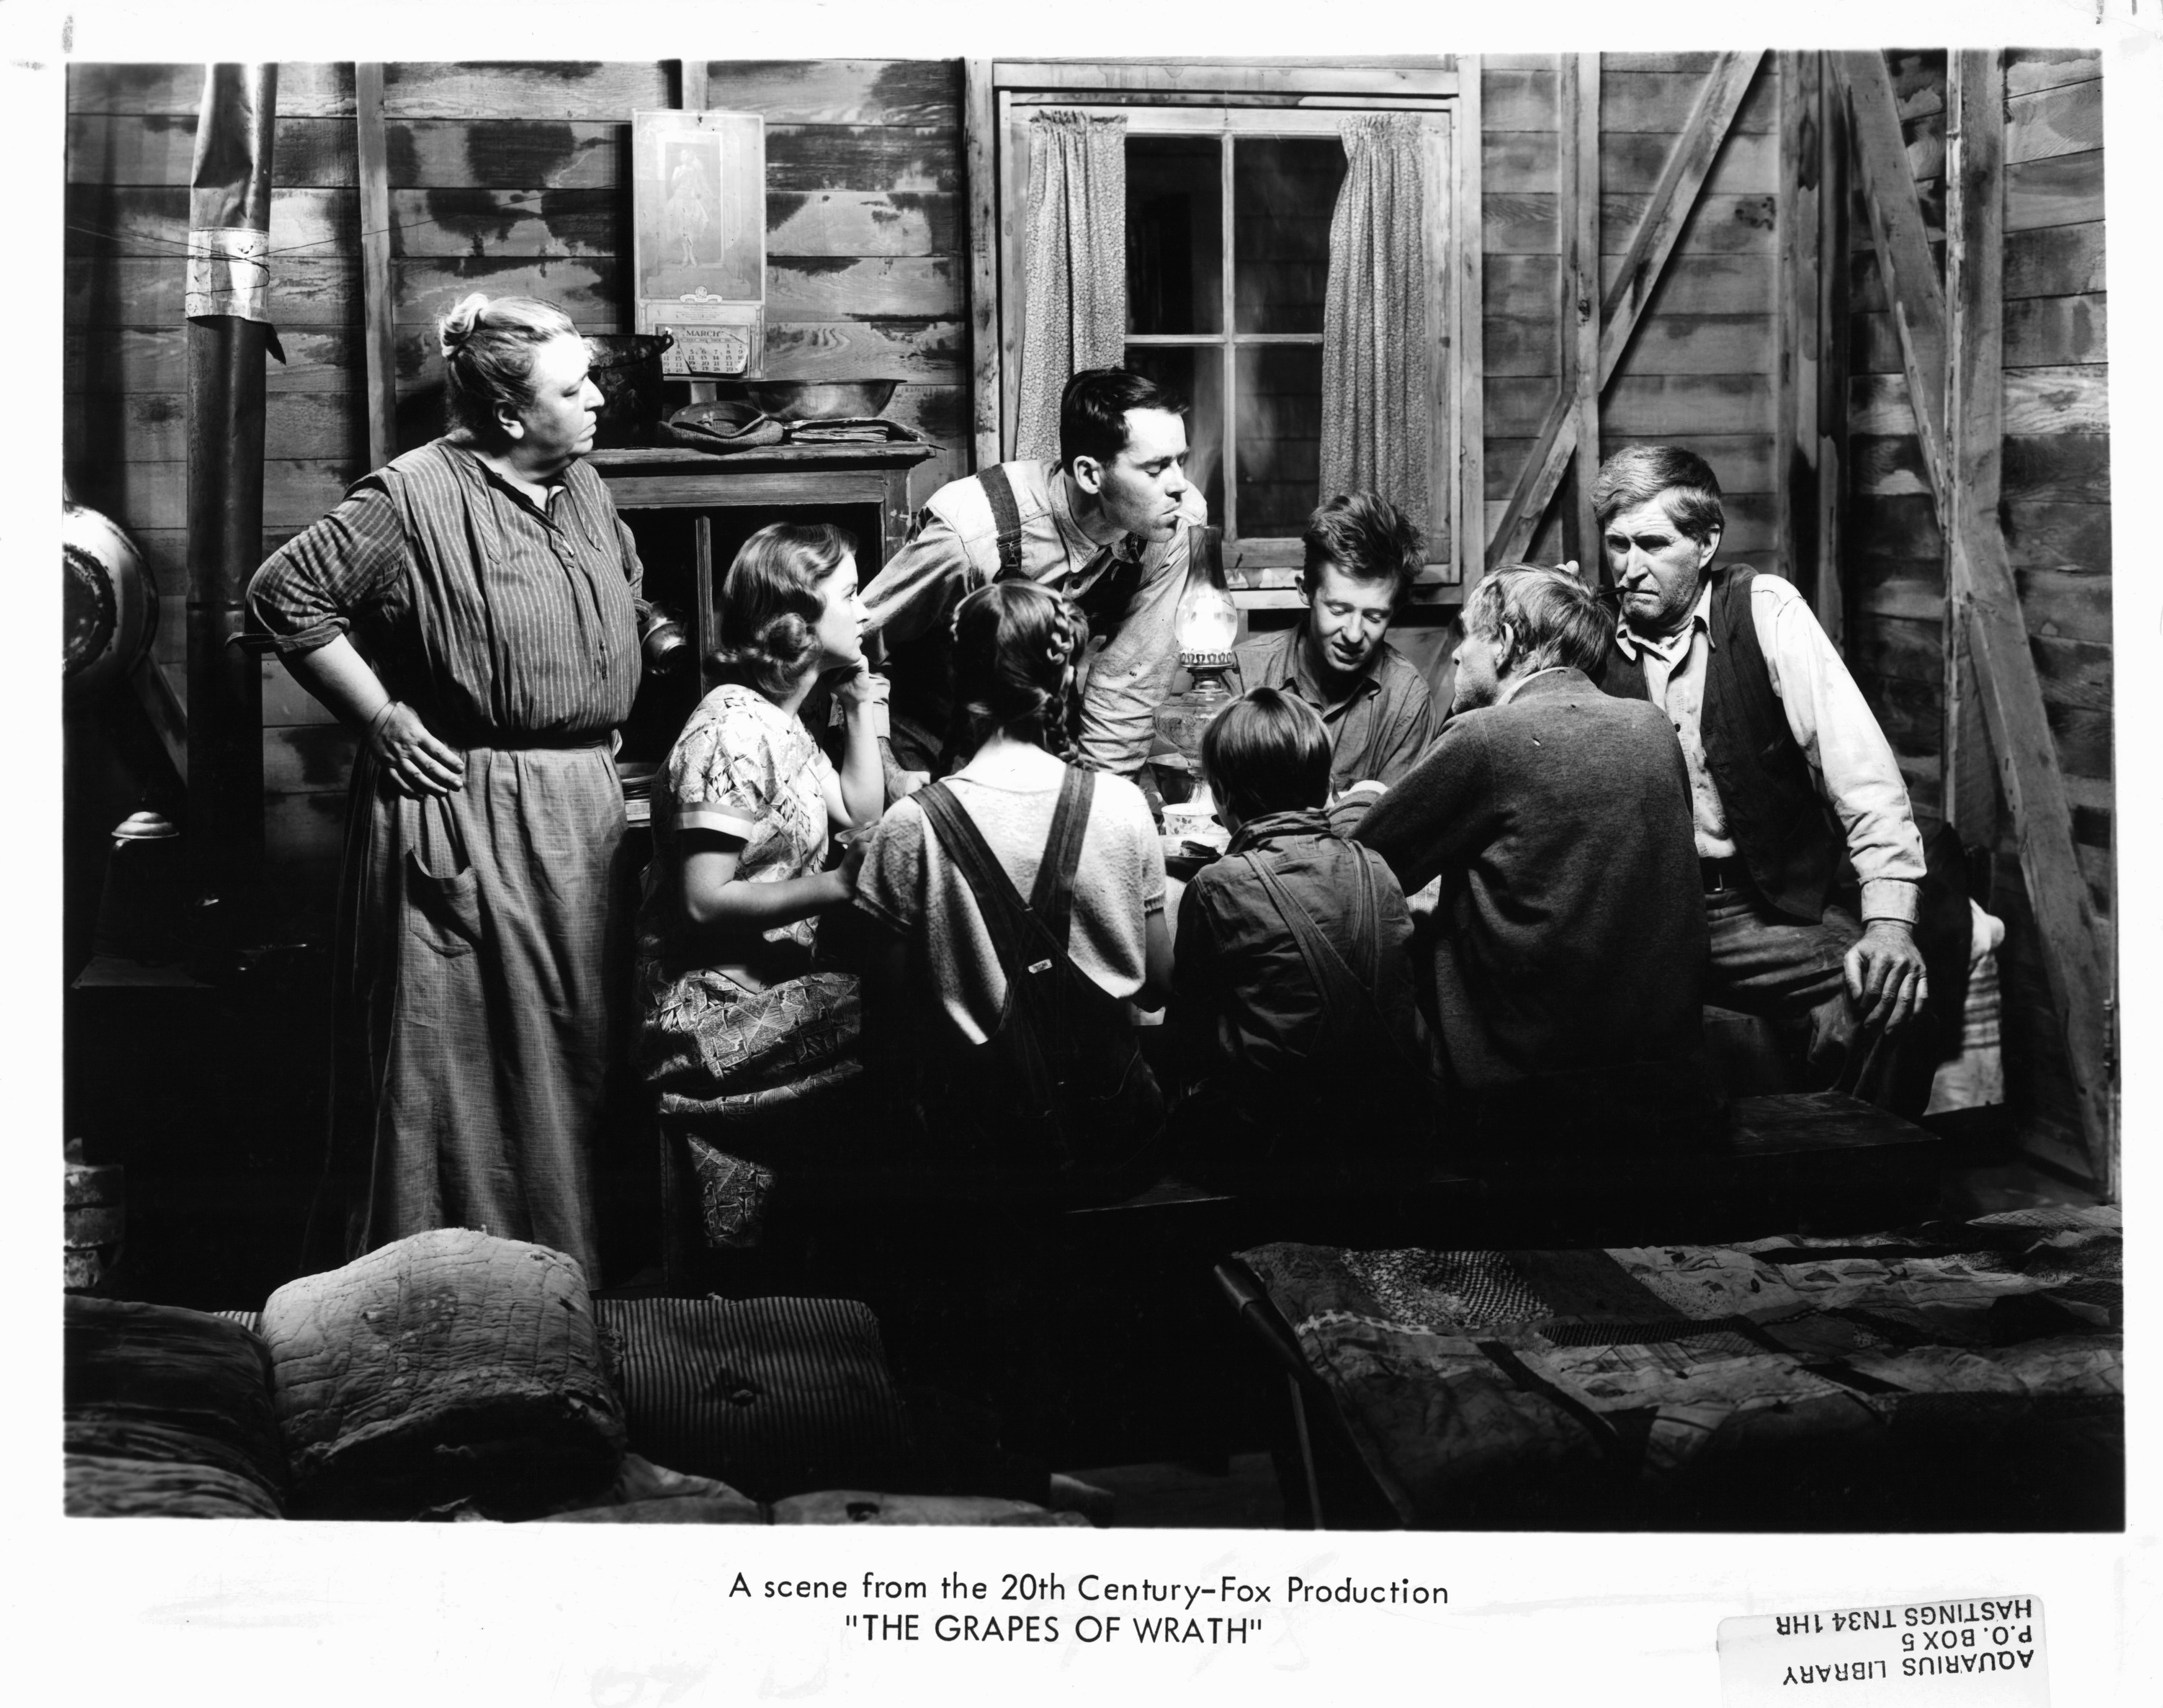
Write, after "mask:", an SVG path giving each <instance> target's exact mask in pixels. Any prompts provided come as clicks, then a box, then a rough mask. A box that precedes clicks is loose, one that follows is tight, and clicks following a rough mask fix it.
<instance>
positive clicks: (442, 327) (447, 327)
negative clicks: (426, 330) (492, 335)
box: [436, 290, 488, 358]
mask: <svg viewBox="0 0 2163 1708" xmlns="http://www.w3.org/2000/svg"><path fill="white" fill-rule="evenodd" d="M487 312H488V298H487V297H486V295H484V294H483V293H481V292H480V291H478V290H476V291H474V293H473V294H472V295H469V296H463V297H461V298H459V299H458V302H457V304H456V305H455V306H453V308H452V310H451V311H450V312H449V313H448V314H447V315H445V316H443V319H442V320H441V321H439V322H437V327H436V332H437V337H438V338H440V339H441V340H442V342H443V354H444V356H445V357H446V358H448V357H449V356H450V355H451V353H453V351H455V350H457V349H458V347H460V346H461V345H463V343H464V342H466V340H467V339H469V338H470V337H473V335H474V327H475V326H479V324H480V317H481V316H483V315H484V314H485V313H487Z"/></svg>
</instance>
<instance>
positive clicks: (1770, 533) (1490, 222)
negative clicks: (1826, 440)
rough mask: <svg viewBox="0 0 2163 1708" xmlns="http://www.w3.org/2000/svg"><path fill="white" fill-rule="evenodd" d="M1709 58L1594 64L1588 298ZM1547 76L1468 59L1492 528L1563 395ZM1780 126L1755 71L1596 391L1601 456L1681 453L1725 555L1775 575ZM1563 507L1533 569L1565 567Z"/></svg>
mask: <svg viewBox="0 0 2163 1708" xmlns="http://www.w3.org/2000/svg"><path fill="white" fill-rule="evenodd" d="M1717 57H1718V56H1717V55H1714V54H1710V53H1702V54H1606V55H1602V56H1601V59H1600V256H1601V263H1602V278H1601V285H1602V288H1603V289H1605V287H1606V285H1609V284H1610V283H1611V282H1612V280H1613V278H1614V274H1615V272H1616V268H1617V266H1618V264H1619V263H1620V261H1621V258H1622V256H1623V255H1624V253H1626V251H1627V250H1628V248H1629V247H1630V241H1631V237H1632V236H1633V235H1634V234H1635V232H1636V231H1637V222H1638V220H1639V219H1640V217H1642V214H1643V212H1644V208H1645V206H1646V203H1647V201H1648V200H1649V199H1650V196H1651V194H1652V190H1653V189H1654V187H1655V185H1657V184H1658V180H1659V176H1660V171H1661V169H1662V167H1663V165H1665V164H1666V161H1667V159H1668V154H1670V153H1671V152H1672V150H1673V148H1674V145H1675V142H1676V138H1678V136H1679V134H1680V133H1681V132H1682V130H1683V128H1684V125H1685V124H1686V123H1687V122H1688V120H1689V114H1690V109H1691V107H1692V105H1693V104H1694V102H1695V101H1696V99H1697V96H1698V91H1700V88H1702V87H1703V86H1704V83H1705V78H1706V76H1707V75H1708V74H1709V73H1710V71H1711V69H1712V67H1713V65H1714V63H1715V60H1716V59H1717ZM1558 65H1559V60H1558V58H1557V57H1556V56H1555V55H1548V54H1516V55H1490V56H1489V57H1487V58H1485V59H1484V60H1482V61H1481V86H1480V90H1481V102H1482V105H1483V108H1484V117H1483V123H1482V127H1481V130H1482V134H1481V148H1482V154H1481V173H1482V176H1483V185H1482V187H1483V190H1484V192H1485V211H1484V217H1483V222H1482V223H1483V228H1484V232H1485V305H1484V307H1485V346H1486V358H1487V378H1486V388H1485V403H1486V417H1487V419H1486V452H1487V456H1486V484H1487V525H1488V527H1489V528H1490V530H1491V529H1492V528H1493V526H1494V525H1495V522H1496V520H1498V519H1499V518H1500V515H1501V513H1502V509H1503V506H1504V504H1506V501H1507V499H1508V497H1509V494H1510V490H1511V486H1512V485H1513V484H1514V483H1515V482H1516V479H1517V476H1518V473H1519V471H1520V470H1521V468H1522V467H1524V464H1525V462H1526V460H1527V457H1529V456H1530V455H1531V453H1532V443H1533V436H1534V435H1535V434H1536V433H1537V431H1539V424H1540V421H1541V420H1542V417H1543V416H1544V415H1546V413H1547V411H1548V409H1549V408H1550V407H1552V405H1553V402H1554V400H1555V398H1556V397H1557V396H1558V394H1559V390H1560V387H1561V384H1562V372H1563V360H1562V339H1563V321H1562V319H1561V316H1560V314H1559V312H1558V297H1557V291H1558V275H1559V271H1560V267H1561V261H1560V256H1561V253H1562V221H1561V214H1560V211H1559V209H1558V205H1557V196H1556V185H1557V182H1558V170H1559V163H1558V153H1557V149H1558V144H1557V138H1558V132H1559V129H1560V124H1559V114H1558V106H1557V102H1558V93H1557V88H1558ZM1778 126H1779V97H1778V79H1777V76H1776V74H1775V72H1774V70H1773V60H1771V59H1770V58H1769V57H1768V59H1767V60H1766V61H1765V63H1764V65H1762V67H1761V68H1760V69H1759V71H1758V73H1757V77H1756V78H1755V80H1754V81H1752V84H1751V86H1750V91H1749V93H1748V95H1747V97H1745V98H1744V101H1743V103H1742V107H1741V111H1740V112H1738V113H1737V114H1736V122H1735V124H1734V127H1733V128H1732V129H1731V131H1730V133H1729V134H1728V138H1727V140H1726V144H1724V145H1723V146H1722V148H1721V149H1720V154H1719V156H1718V158H1717V159H1716V160H1715V163H1714V165H1713V169H1712V172H1711V175H1710V177H1708V178H1707V179H1706V180H1705V190H1704V193H1703V195H1702V196H1700V199H1699V202H1698V206H1697V209H1696V212H1694V215H1693V216H1692V217H1691V219H1690V222H1689V226H1688V227H1686V228H1685V230H1684V233H1683V237H1682V241H1681V242H1680V243H1679V244H1678V245H1677V247H1676V249H1675V252H1674V254H1673V258H1672V259H1670V260H1669V261H1668V266H1667V269H1666V271H1665V273H1664V274H1663V276H1662V279H1661V282H1660V285H1659V287H1658V290H1657V291H1656V293H1655V294H1654V295H1653V297H1652V301H1651V304H1650V306H1648V308H1647V311H1646V314H1645V316H1644V317H1643V319H1642V321H1640V323H1639V325H1638V328H1637V336H1636V337H1634V338H1633V339H1632V340H1631V343H1630V346H1629V347H1628V348H1627V349H1626V350H1625V351H1624V352H1623V354H1622V358H1621V362H1620V363H1618V364H1617V366H1616V370H1615V373H1614V374H1613V376H1612V378H1611V379H1610V380H1609V382H1608V384H1607V388H1606V389H1605V393H1604V394H1603V395H1602V397H1601V400H1600V448H1601V451H1602V453H1603V454H1604V453H1605V452H1608V451H1610V450H1616V449H1619V448H1621V447H1622V446H1625V445H1628V444H1631V443H1641V442H1658V441H1663V440H1687V441H1688V442H1689V443H1690V444H1691V445H1693V446H1694V447H1696V448H1697V449H1699V450H1700V452H1702V453H1703V454H1704V455H1705V457H1706V458H1707V460H1708V461H1710V462H1711V463H1712V465H1713V467H1714V469H1715V472H1716V473H1718V474H1719V476H1720V483H1721V485H1722V486H1723V488H1725V489H1726V495H1727V514H1728V535H1727V545H1728V547H1729V549H1731V551H1734V552H1736V553H1737V554H1738V555H1741V556H1746V557H1747V558H1749V559H1750V560H1751V561H1754V562H1757V563H1759V564H1761V565H1763V566H1765V567H1779V568H1783V569H1784V568H1786V567H1787V565H1786V562H1785V557H1784V551H1785V546H1784V545H1783V542H1780V541H1777V540H1776V539H1775V538H1774V530H1773V484H1774V482H1773V379H1774V374H1775V370H1776V365H1777V363H1778V350H1779V342H1778V337H1776V335H1775V330H1774V321H1773V313H1774V291H1775V290H1776V288H1777V283H1778V281H1777V268H1776V264H1775V256H1776V251H1775V241H1774V240H1775V223H1776V222H1775V217H1774V215H1775V206H1776V201H1777V192H1778V188H1779V137H1778ZM1564 490H1565V492H1566V491H1567V488H1566V487H1565V488H1564ZM1566 508H1567V506H1566V505H1565V504H1563V503H1562V502H1559V501H1558V502H1557V503H1556V504H1553V505H1552V506H1551V507H1550V509H1549V511H1548V520H1546V522H1545V523H1544V524H1543V525H1542V527H1541V528H1540V530H1538V531H1537V533H1536V534H1535V535H1534V536H1533V540H1532V551H1531V554H1530V555H1531V556H1532V559H1533V561H1538V562H1553V561H1557V560H1558V559H1560V558H1562V557H1563V556H1570V555H1574V554H1575V553H1576V552H1577V551H1578V550H1579V547H1578V545H1577V542H1576V541H1575V540H1574V538H1573V537H1571V536H1572V535H1574V531H1575V530H1574V527H1567V528H1566V527H1565V526H1564V525H1563V512H1564V510H1565V509H1566Z"/></svg>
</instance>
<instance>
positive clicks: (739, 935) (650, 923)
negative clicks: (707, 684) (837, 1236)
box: [638, 683, 862, 1246]
mask: <svg viewBox="0 0 2163 1708" xmlns="http://www.w3.org/2000/svg"><path fill="white" fill-rule="evenodd" d="M834 775H835V774H834V769H833V765H832V762H831V761H830V760H828V759H827V757H826V755H825V754H824V753H822V752H821V751H820V749H819V746H818V744H817V743H816V742H815V741H814V739H812V736H811V732H810V731H809V729H806V728H805V727H804V723H803V721H802V720H801V719H800V718H798V717H797V716H796V715H795V714H794V713H789V712H785V711H783V709H782V708H780V707H778V706H777V705H775V704H774V703H772V701H771V700H768V699H767V697H765V696H764V695H762V694H761V693H759V692H757V690H756V689H754V688H750V687H743V686H741V685H740V684H736V683H725V684H723V685H722V686H721V687H718V688H716V689H715V690H714V691H713V692H711V693H710V694H709V695H707V696H706V697H705V699H704V701H702V702H701V703H699V708H698V710H697V711H695V712H694V713H692V714H691V718H690V721H689V723H686V724H685V725H684V726H683V734H680V735H679V736H678V737H677V739H676V745H675V748H674V750H673V751H672V752H671V753H670V754H669V756H668V764H667V765H666V766H665V767H664V768H663V773H662V776H661V778H660V780H659V785H658V786H657V787H656V789H655V791H654V802H653V859H652V864H650V865H649V866H648V867H647V873H646V888H645V894H644V897H643V900H642V904H641V907H640V916H639V946H638V947H639V968H638V983H639V990H640V997H641V1016H642V1039H641V1058H642V1066H643V1069H644V1072H645V1075H646V1080H647V1084H648V1086H649V1087H651V1088H652V1090H653V1091H654V1093H655V1094H657V1099H658V1105H659V1110H660V1113H661V1115H662V1118H663V1133H664V1135H665V1136H666V1142H665V1143H664V1145H663V1157H664V1159H665V1174H664V1188H665V1192H666V1194H667V1197H666V1199H665V1201H664V1213H666V1214H668V1216H669V1217H670V1222H671V1227H672V1230H673V1231H675V1232H676V1233H678V1234H680V1233H681V1232H682V1231H683V1225H684V1224H685V1223H687V1222H695V1224H696V1225H697V1228H698V1230H699V1234H700V1235H702V1236H703V1239H704V1243H705V1244H706V1245H708V1246H751V1245H756V1244H757V1243H759V1237H760V1233H761V1230H762V1224H763V1222H764V1220H765V1215H766V1209H767V1204H768V1201H769V1199H771V1197H772V1191H773V1188H774V1185H775V1183H776V1181H777V1179H778V1177H779V1175H780V1174H783V1173H787V1171H788V1167H789V1164H790V1162H791V1161H792V1160H793V1157H792V1153H793V1152H794V1151H796V1150H797V1149H798V1148H799V1147H800V1145H801V1143H802V1141H804V1139H805V1138H806V1137H807V1136H812V1135H814V1134H815V1133H816V1131H818V1129H819V1127H820V1125H821V1124H822V1123H821V1117H822V1116H823V1115H827V1114H830V1113H832V1112H834V1111H835V1110H837V1109H838V1107H839V1105H840V1101H841V1098H842V1097H843V1096H844V1095H845V1094H846V1093H847V1092H848V1091H849V1090H850V1089H852V1084H853V1082H854V1081H855V1080H856V1079H857V1077H858V1076H859V1074H860V1073H861V1071H862V1063H861V1061H860V1058H859V1055H858V1051H857V1041H858V1037H859V1035H860V1032H861V1030H862V1021H861V1016H862V1010H861V1007H860V1005H859V1000H858V991H857V982H856V976H855V975H854V974H848V973H840V972H833V971H818V970H814V951H815V949H816V947H817V938H818V923H819V922H818V921H817V920H815V919H799V920H793V921H791V922H789V923H788V924H786V925H779V926H775V927H771V928H769V929H767V930H765V931H762V932H736V933H725V932H698V933H694V931H693V929H692V927H691V926H690V924H689V919H688V917H687V916H686V915H685V912H684V908H683V859H684V854H685V852H686V850H685V849H684V846H683V837H684V833H686V832H687V831H701V830H704V831H716V832H719V833H721V834H723V835H725V836H730V837H734V838H741V841H742V849H741V854H740V855H739V857H738V859H737V864H736V876H737V878H738V879H739V880H742V881H745V882H749V883H754V884H761V883H778V882H781V881H783V880H788V879H791V878H801V877H805V876H808V875H811V874H813V873H815V872H817V871H818V870H820V867H821V866H823V865H824V864H825V856H826V846H827V818H826V802H825V786H826V785H827V784H828V783H829V782H830V781H833V779H834Z"/></svg>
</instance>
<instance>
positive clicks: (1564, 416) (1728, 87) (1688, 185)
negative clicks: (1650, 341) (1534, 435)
mask: <svg viewBox="0 0 2163 1708" xmlns="http://www.w3.org/2000/svg"><path fill="white" fill-rule="evenodd" d="M1763 58H1764V52H1763V50H1762V49H1755V48H1753V49H1751V50H1748V51H1747V52H1743V53H1734V54H1722V55H1720V63H1719V64H1718V65H1715V66H1714V67H1713V69H1712V75H1711V76H1709V77H1708V78H1706V79H1705V87H1704V88H1703V89H1701V90H1700V91H1699V92H1698V98H1697V105H1696V106H1695V107H1693V108H1692V109H1691V111H1690V116H1689V124H1688V125H1686V126H1685V127H1684V130H1683V133H1682V135H1681V136H1680V137H1679V138H1676V141H1675V147H1674V152H1673V154H1670V155H1668V164H1667V166H1666V167H1665V169H1664V170H1663V171H1662V172H1661V174H1660V181H1659V182H1658V184H1657V185H1654V186H1653V190H1652V200H1651V201H1650V202H1649V203H1647V206H1646V208H1645V215H1644V217H1643V218H1642V219H1641V220H1640V221H1638V222H1637V235H1636V236H1635V237H1634V238H1631V243H1630V250H1629V253H1627V254H1626V255H1625V256H1624V257H1623V259H1622V269H1621V272H1620V273H1619V274H1617V275H1616V279H1615V283H1614V284H1613V285H1610V287H1609V288H1608V291H1607V295H1606V298H1605V301H1603V302H1602V304H1601V305H1600V317H1601V326H1600V385H1601V386H1602V387H1605V385H1606V384H1607V382H1608V381H1609V380H1610V379H1612V378H1613V377H1614V374H1615V368H1616V364H1617V363H1619V362H1621V359H1622V353H1623V351H1624V350H1626V348H1628V347H1629V343H1630V339H1631V336H1632V335H1633V334H1634V333H1635V332H1637V321H1638V319H1639V317H1640V316H1642V315H1643V313H1644V311H1645V305H1646V303H1647V302H1648V301H1650V300H1651V299H1652V290H1653V287H1654V286H1656V285H1658V283H1659V282H1660V274H1661V273H1662V272H1663V270H1664V269H1665V268H1666V266H1667V264H1668V257H1669V256H1670V255H1672V254H1673V253H1674V248H1675V242H1676V239H1677V238H1679V237H1680V236H1681V235H1682V229H1683V226H1684V222H1687V221H1688V220H1689V216H1690V210H1691V209H1692V208H1694V207H1695V206H1697V198H1698V192H1699V191H1700V190H1702V189H1703V188H1704V187H1705V178H1706V177H1707V175H1709V174H1710V172H1711V170H1712V163H1713V159H1714V158H1715V156H1716V155H1717V154H1719V153H1720V144H1722V143H1723V142H1725V141H1726V140H1727V133H1728V131H1729V130H1730V128H1732V126H1733V125H1734V123H1735V115H1736V112H1737V111H1738V110H1739V109H1740V108H1741V105H1742V97H1743V95H1744V94H1745V93H1746V92H1747V91H1748V89H1749V87H1750V80H1751V79H1752V77H1753V76H1756V75H1757V65H1758V61H1759V60H1762V59H1763ZM1577 413H1578V400H1577V398H1576V396H1575V394H1574V392H1572V391H1571V390H1570V389H1567V388H1565V389H1564V390H1563V394H1562V395H1561V396H1560V397H1559V398H1558V399H1557V400H1556V401H1555V404H1554V406H1553V409H1551V410H1549V411H1548V417H1547V420H1545V421H1544V422H1542V424H1541V428H1540V434H1539V437H1538V439H1537V441H1535V443H1534V444H1533V447H1532V457H1530V458H1529V459H1528V460H1527V462H1526V464H1525V467H1524V470H1523V472H1522V473H1521V474H1519V476H1518V477H1517V484H1516V488H1515V489H1514V490H1513V491H1512V492H1511V494H1510V502H1509V504H1508V506H1507V507H1506V509H1504V511H1503V513H1502V517H1501V520H1500V521H1499V522H1498V523H1497V524H1496V525H1495V534H1494V537H1493V538H1492V540H1490V542H1489V544H1488V548H1487V561H1488V562H1489V563H1490V565H1492V564H1498V563H1508V562H1510V561H1512V560H1514V559H1516V558H1519V557H1521V556H1523V555H1524V552H1525V551H1526V549H1527V547H1528V546H1530V545H1531V544H1532V530H1534V529H1536V528H1537V527H1538V525H1539V520H1540V518H1541V516H1542V515H1543V514H1545V513H1546V511H1547V507H1548V502H1549V501H1550V500H1551V499H1553V497H1554V493H1555V488H1556V486H1557V485H1558V483H1560V481H1561V479H1562V472H1563V469H1564V468H1565V467H1568V466H1569V460H1570V458H1571V457H1572V456H1573V455H1574V453H1575V452H1576V450H1577Z"/></svg>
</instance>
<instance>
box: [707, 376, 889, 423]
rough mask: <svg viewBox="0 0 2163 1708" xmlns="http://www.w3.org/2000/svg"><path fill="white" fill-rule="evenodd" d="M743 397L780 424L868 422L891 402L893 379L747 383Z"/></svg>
mask: <svg viewBox="0 0 2163 1708" xmlns="http://www.w3.org/2000/svg"><path fill="white" fill-rule="evenodd" d="M741 384H742V386H743V389H744V392H745V394H746V395H747V396H748V397H749V398H750V399H751V400H752V402H753V403H755V404H757V405H758V406H759V408H761V409H762V410H765V411H766V413H767V415H772V417H773V418H774V419H775V420H781V421H847V420H870V419H872V418H873V417H875V416H876V415H878V413H879V412H880V411H881V410H883V409H884V408H885V407H886V406H887V405H888V404H889V403H891V402H892V401H893V389H894V387H895V386H896V385H898V384H900V382H899V381H898V380H893V379H746V380H744V381H742V382H741Z"/></svg>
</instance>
